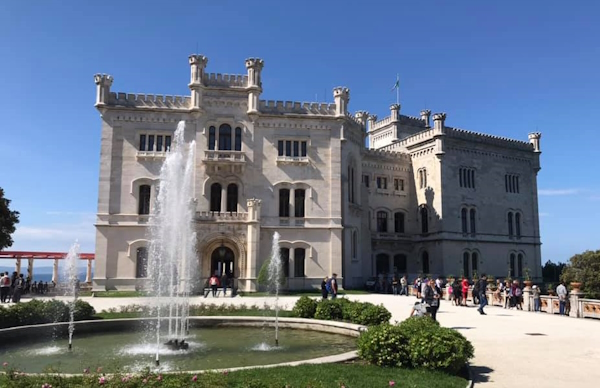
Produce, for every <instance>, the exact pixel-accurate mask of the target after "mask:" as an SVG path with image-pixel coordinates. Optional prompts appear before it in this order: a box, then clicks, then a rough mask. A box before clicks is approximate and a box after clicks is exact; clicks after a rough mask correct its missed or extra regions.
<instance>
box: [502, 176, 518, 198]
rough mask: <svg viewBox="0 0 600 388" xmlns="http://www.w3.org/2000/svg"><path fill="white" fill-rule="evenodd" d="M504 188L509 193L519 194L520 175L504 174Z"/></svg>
mask: <svg viewBox="0 0 600 388" xmlns="http://www.w3.org/2000/svg"><path fill="white" fill-rule="evenodd" d="M504 189H505V190H506V192H507V193H512V194H519V192H520V189H519V175H517V174H506V175H504Z"/></svg>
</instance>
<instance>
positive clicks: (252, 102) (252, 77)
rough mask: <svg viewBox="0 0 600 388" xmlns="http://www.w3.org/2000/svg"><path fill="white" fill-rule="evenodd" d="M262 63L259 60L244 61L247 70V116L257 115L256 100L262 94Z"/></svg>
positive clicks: (249, 59)
mask: <svg viewBox="0 0 600 388" xmlns="http://www.w3.org/2000/svg"><path fill="white" fill-rule="evenodd" d="M263 66H264V61H263V60H262V59H260V58H248V59H246V69H248V85H247V87H246V89H247V90H248V114H249V115H251V114H257V113H258V98H259V97H260V94H261V93H262V81H261V77H260V75H261V71H262V69H263Z"/></svg>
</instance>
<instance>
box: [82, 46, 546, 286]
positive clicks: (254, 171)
mask: <svg viewBox="0 0 600 388" xmlns="http://www.w3.org/2000/svg"><path fill="white" fill-rule="evenodd" d="M207 62H208V59H207V58H206V57H205V56H203V55H192V56H190V57H189V65H190V68H191V77H190V83H189V88H190V91H191V93H190V95H189V96H164V95H152V94H128V93H115V92H113V91H111V86H112V82H113V78H112V77H111V76H110V75H100V74H97V75H96V76H95V82H96V85H97V89H96V90H97V94H96V105H95V106H96V108H97V109H98V110H99V111H100V114H101V118H102V140H101V159H100V182H99V193H98V198H99V199H98V215H97V223H96V228H97V233H96V267H95V273H94V279H93V288H94V289H96V290H100V289H102V290H103V289H133V288H136V287H139V286H142V285H143V284H144V278H145V277H146V275H147V270H146V261H147V246H148V240H147V228H148V223H149V215H150V214H151V213H152V211H153V206H154V199H155V197H156V187H157V183H158V181H157V178H158V175H159V171H160V167H161V163H162V161H163V160H164V158H165V154H166V153H167V152H169V148H170V145H171V141H172V139H173V132H174V131H175V129H176V126H177V122H179V121H180V120H185V122H186V138H187V139H189V140H192V139H193V140H195V141H196V145H197V152H196V155H197V164H196V183H195V197H196V206H197V208H196V211H197V212H196V219H195V226H196V229H197V232H198V246H197V253H198V258H197V262H198V269H199V275H198V285H199V286H200V285H201V284H203V282H204V281H205V279H206V277H208V276H210V274H212V273H215V272H217V273H218V274H227V275H229V276H230V277H233V278H234V279H235V284H236V287H239V289H240V290H245V291H253V290H256V289H257V277H258V273H259V270H260V268H261V265H262V264H263V262H264V261H265V260H266V259H267V258H268V257H269V255H270V249H271V241H272V236H273V233H274V232H275V231H277V232H279V233H280V234H281V244H280V246H281V254H282V258H283V261H284V273H285V276H286V277H287V285H286V286H287V288H289V289H306V288H312V287H318V286H319V284H320V282H321V280H322V278H323V277H324V276H326V275H331V274H332V273H337V274H338V277H339V278H341V279H342V280H341V284H342V285H343V287H345V288H362V287H363V286H364V284H365V281H366V280H367V278H369V277H372V276H379V275H384V276H388V277H389V276H390V275H391V274H394V273H397V274H400V275H404V274H406V275H408V276H409V280H411V279H412V278H414V277H416V276H417V275H418V274H431V275H449V274H452V275H454V276H455V277H458V276H462V275H465V276H469V277H471V276H473V275H474V274H475V273H478V274H482V273H487V274H491V275H494V276H497V277H504V276H507V275H508V274H509V273H510V275H511V276H513V277H525V276H527V275H528V274H529V275H530V276H531V277H532V278H536V277H540V276H541V256H540V233H539V220H538V197H537V173H538V171H539V170H540V161H539V158H540V137H541V134H540V133H531V134H529V141H528V142H525V141H519V140H512V139H507V138H502V137H497V136H491V135H486V134H481V133H475V132H470V131H466V130H462V129H457V128H453V127H449V126H446V125H445V120H446V114H445V113H436V114H434V115H433V123H431V112H430V111H429V110H423V111H421V112H420V116H419V117H411V116H405V115H402V114H401V113H400V105H398V104H394V105H392V106H391V107H390V115H389V116H388V117H385V118H383V119H381V120H378V119H377V117H376V116H374V115H369V113H367V112H365V111H358V112H355V113H354V114H351V113H350V112H349V110H348V104H349V101H350V92H349V90H348V89H347V88H344V87H338V88H335V89H334V90H333V97H334V103H305V102H295V101H266V100H261V99H260V95H261V93H262V82H261V77H262V70H263V60H261V59H258V58H250V59H247V60H246V62H245V65H246V69H247V75H229V74H218V73H217V74H215V73H207V72H206V65H207ZM432 124H433V125H432ZM366 140H368V143H367V144H368V148H367V147H366V146H365V144H366Z"/></svg>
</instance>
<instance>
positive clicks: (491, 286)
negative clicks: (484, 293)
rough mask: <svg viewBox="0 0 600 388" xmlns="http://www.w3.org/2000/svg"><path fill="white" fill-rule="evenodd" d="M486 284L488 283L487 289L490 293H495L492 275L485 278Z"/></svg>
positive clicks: (494, 281) (494, 279)
mask: <svg viewBox="0 0 600 388" xmlns="http://www.w3.org/2000/svg"><path fill="white" fill-rule="evenodd" d="M487 282H488V288H489V289H490V290H492V291H496V288H498V287H496V278H495V277H493V276H492V275H490V276H488V278H487Z"/></svg>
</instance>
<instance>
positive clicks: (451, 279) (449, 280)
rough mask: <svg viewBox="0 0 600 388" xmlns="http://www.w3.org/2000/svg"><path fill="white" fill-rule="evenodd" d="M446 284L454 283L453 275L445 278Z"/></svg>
mask: <svg viewBox="0 0 600 388" xmlns="http://www.w3.org/2000/svg"><path fill="white" fill-rule="evenodd" d="M446 282H448V284H452V283H454V275H452V274H450V275H448V276H446Z"/></svg>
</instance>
